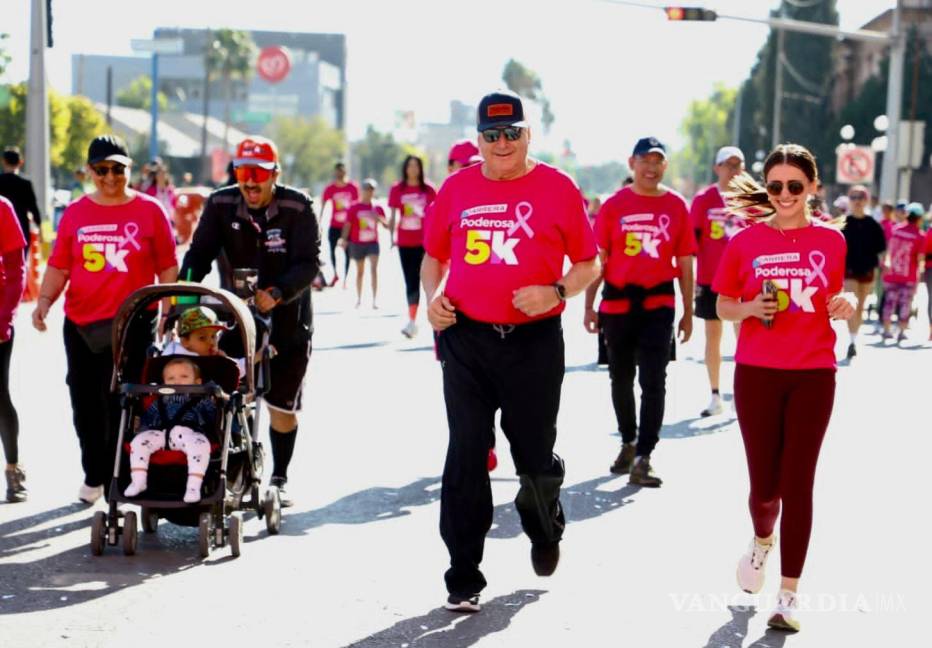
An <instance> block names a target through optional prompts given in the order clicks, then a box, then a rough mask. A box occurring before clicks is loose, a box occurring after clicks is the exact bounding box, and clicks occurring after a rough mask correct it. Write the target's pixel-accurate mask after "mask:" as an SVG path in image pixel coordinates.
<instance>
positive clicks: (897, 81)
mask: <svg viewBox="0 0 932 648" xmlns="http://www.w3.org/2000/svg"><path fill="white" fill-rule="evenodd" d="M902 9H903V0H897V2H896V8H894V10H893V27H892V29H891V32H890V38H891V42H890V74H889V76H888V79H887V122H888V124H889V125H888V126H887V150H886V151H884V153H883V168H882V169H881V174H880V199H881V200H883V201H890V202H893V201H895V200H897V198H898V197H899V193H900V188H899V168H898V166H899V154H898V151H897V147H898V146H899V144H900V143H899V142H898V141H897V139H898V138H899V134H900V110H901V108H902V103H903V63H904V59H905V57H906V38H905V37H904V35H903V29H902V25H901V17H902Z"/></svg>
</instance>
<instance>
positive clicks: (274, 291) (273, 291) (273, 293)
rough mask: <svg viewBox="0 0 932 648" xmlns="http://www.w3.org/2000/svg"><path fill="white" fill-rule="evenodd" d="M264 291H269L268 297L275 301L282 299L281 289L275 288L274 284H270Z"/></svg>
mask: <svg viewBox="0 0 932 648" xmlns="http://www.w3.org/2000/svg"><path fill="white" fill-rule="evenodd" d="M265 292H267V293H269V297H271V298H272V299H274V300H275V301H277V302H278V301H281V300H282V291H281V290H279V289H278V288H276V287H275V286H272V287H271V288H269V289H268V290H266V291H265Z"/></svg>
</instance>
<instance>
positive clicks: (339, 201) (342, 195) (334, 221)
mask: <svg viewBox="0 0 932 648" xmlns="http://www.w3.org/2000/svg"><path fill="white" fill-rule="evenodd" d="M328 200H329V201H331V205H330V206H331V212H330V227H333V228H339V229H342V228H343V224H344V223H346V214H347V212H348V211H349V208H350V206H351V205H352V204H353V203H354V202H356V201H357V200H359V188H358V187H357V186H356V185H355V184H354V183H352V182H349V183H347V184H345V185H343V186H342V187H340V186H337V184H336V183H335V182H332V183H330V184H328V185H327V186H326V187H325V188H324V195H323V197H322V199H321V209H323V205H326V204H327V201H328Z"/></svg>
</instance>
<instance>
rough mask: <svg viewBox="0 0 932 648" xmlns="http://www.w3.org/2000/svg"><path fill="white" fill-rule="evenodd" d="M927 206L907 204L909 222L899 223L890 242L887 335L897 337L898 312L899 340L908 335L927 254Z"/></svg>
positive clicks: (886, 272) (885, 306)
mask: <svg viewBox="0 0 932 648" xmlns="http://www.w3.org/2000/svg"><path fill="white" fill-rule="evenodd" d="M924 211H925V210H924V209H923V208H922V205H921V204H919V203H910V204H909V205H908V206H907V208H906V222H905V223H900V224H899V225H897V226H895V227H894V228H893V230H892V231H891V233H890V240H889V241H888V242H887V259H886V261H887V262H886V266H885V268H884V272H883V290H884V295H885V297H884V304H883V339H885V340H887V339H889V338H891V337H893V333H892V330H891V328H892V320H893V313H896V318H897V320H896V321H897V328H898V329H899V335H898V336H897V343H899V342H902V341H903V340H905V339H906V329H907V328H909V318H910V315H911V313H912V309H913V297H914V296H915V295H916V286H917V285H918V284H919V267H920V264H921V263H922V260H923V258H924V256H925V243H926V242H925V239H924V237H923V235H922V232H921V231H920V230H919V223H920V222H921V221H922V217H923V216H924V215H925V214H924Z"/></svg>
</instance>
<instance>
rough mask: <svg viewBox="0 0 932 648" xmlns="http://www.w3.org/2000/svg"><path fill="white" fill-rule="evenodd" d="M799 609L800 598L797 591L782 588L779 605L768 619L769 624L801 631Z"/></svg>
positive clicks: (787, 629) (783, 628) (777, 628)
mask: <svg viewBox="0 0 932 648" xmlns="http://www.w3.org/2000/svg"><path fill="white" fill-rule="evenodd" d="M797 610H799V600H798V599H797V598H796V592H791V591H790V590H780V595H779V596H778V597H777V607H776V608H774V610H773V614H771V615H770V619H768V620H767V625H768V626H770V627H771V628H774V629H776V630H785V631H787V632H799V621H798V620H797V619H796V612H797Z"/></svg>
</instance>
